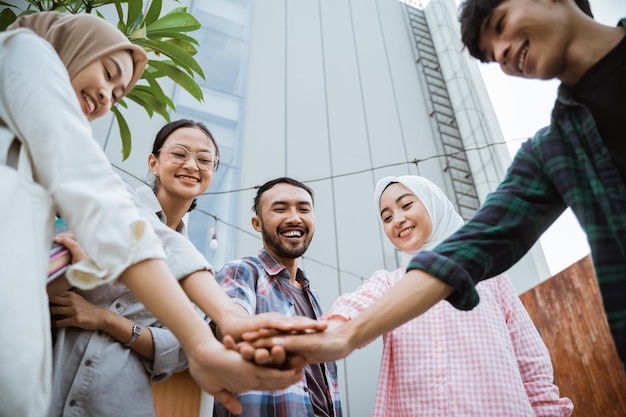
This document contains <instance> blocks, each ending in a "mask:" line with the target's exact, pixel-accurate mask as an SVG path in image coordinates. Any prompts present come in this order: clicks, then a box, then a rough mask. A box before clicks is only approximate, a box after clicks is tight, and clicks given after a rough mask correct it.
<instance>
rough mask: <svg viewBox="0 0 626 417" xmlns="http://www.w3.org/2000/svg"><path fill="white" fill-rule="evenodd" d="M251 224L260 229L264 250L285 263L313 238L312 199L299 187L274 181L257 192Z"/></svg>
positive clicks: (304, 250)
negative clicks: (259, 195) (261, 192)
mask: <svg viewBox="0 0 626 417" xmlns="http://www.w3.org/2000/svg"><path fill="white" fill-rule="evenodd" d="M252 226H253V227H254V229H255V230H256V231H258V232H261V235H262V237H263V246H264V248H265V250H266V251H267V252H269V253H270V254H271V255H272V256H273V257H274V258H276V260H278V261H279V262H281V263H282V264H283V265H288V264H289V263H290V262H291V261H293V260H295V259H297V258H299V257H300V256H302V255H303V254H304V253H305V252H306V250H307V249H308V247H309V244H310V243H311V239H312V238H313V232H314V231H315V215H314V214H313V199H312V197H311V195H310V194H309V193H308V192H307V191H306V190H304V189H302V188H300V187H297V186H295V185H291V184H286V183H278V184H276V185H274V186H273V187H272V188H270V189H268V190H266V191H265V192H264V193H263V194H262V195H261V197H260V200H259V207H258V214H257V215H256V216H254V217H253V218H252Z"/></svg>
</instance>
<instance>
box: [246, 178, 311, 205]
mask: <svg viewBox="0 0 626 417" xmlns="http://www.w3.org/2000/svg"><path fill="white" fill-rule="evenodd" d="M276 184H289V185H293V186H294V187H299V188H302V189H303V190H304V191H306V192H307V193H309V195H310V196H311V202H313V199H314V198H313V190H312V189H311V188H310V187H309V186H307V185H306V184H304V183H302V182H300V181H298V180H294V179H293V178H289V177H280V178H276V179H273V180H271V181H268V182H266V183H265V184H263V185H261V186H258V187H257V191H256V195H255V196H254V202H253V204H252V211H253V212H254V214H258V210H259V203H260V202H261V196H262V195H263V193H264V192H266V191H267V190H269V189H270V188H272V187H273V186H275V185H276Z"/></svg>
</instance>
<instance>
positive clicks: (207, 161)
mask: <svg viewBox="0 0 626 417" xmlns="http://www.w3.org/2000/svg"><path fill="white" fill-rule="evenodd" d="M162 150H165V153H166V154H167V159H169V160H170V162H172V163H174V164H177V165H182V164H184V163H185V162H186V161H187V160H188V159H189V157H190V156H191V155H193V156H194V158H195V159H196V164H197V165H198V169H199V170H201V171H215V170H216V169H217V166H218V164H219V160H220V158H219V157H218V156H217V155H213V154H212V153H210V152H191V151H190V150H189V149H187V148H185V147H184V146H183V145H165V146H163V147H162V148H161V149H159V152H161V151H162Z"/></svg>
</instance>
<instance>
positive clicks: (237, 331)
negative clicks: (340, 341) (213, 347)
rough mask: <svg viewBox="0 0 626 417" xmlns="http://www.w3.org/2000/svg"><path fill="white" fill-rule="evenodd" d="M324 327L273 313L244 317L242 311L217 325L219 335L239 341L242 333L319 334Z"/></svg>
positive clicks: (308, 320)
mask: <svg viewBox="0 0 626 417" xmlns="http://www.w3.org/2000/svg"><path fill="white" fill-rule="evenodd" d="M237 308H239V307H237ZM326 327H327V324H326V322H323V321H318V320H314V319H310V318H308V317H304V316H283V315H282V314H279V313H275V312H269V313H261V314H257V315H254V316H248V315H245V312H243V310H242V315H241V316H235V315H231V316H230V317H229V319H228V320H223V323H218V329H219V333H220V335H229V336H232V337H233V338H234V339H235V340H241V335H242V334H243V333H246V332H254V331H258V330H261V329H268V331H275V332H276V333H279V332H320V331H324V330H325V329H326Z"/></svg>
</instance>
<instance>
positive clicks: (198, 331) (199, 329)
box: [0, 12, 302, 417]
mask: <svg viewBox="0 0 626 417" xmlns="http://www.w3.org/2000/svg"><path fill="white" fill-rule="evenodd" d="M9 29H10V30H8V31H7V32H5V33H2V34H0V149H3V152H2V154H1V156H0V168H1V169H0V177H2V181H3V182H5V183H8V182H11V183H13V182H15V183H17V182H18V179H16V177H20V179H19V180H20V181H23V178H22V177H21V176H19V175H17V174H16V170H15V169H14V168H15V166H16V165H17V163H16V162H19V166H20V167H22V166H23V164H24V163H26V164H27V165H30V166H31V167H32V180H29V181H27V182H23V184H25V185H27V186H28V188H29V189H30V190H31V191H32V192H33V193H34V194H36V195H37V198H39V200H38V202H37V208H36V209H35V210H34V212H33V213H27V212H24V213H22V212H19V213H15V211H13V212H12V211H10V208H11V205H12V203H13V202H12V201H8V199H6V198H3V200H2V202H1V203H0V215H1V216H2V225H1V227H2V230H1V232H0V233H1V238H2V239H3V240H2V242H3V243H2V247H1V248H0V265H2V268H3V272H2V274H0V305H1V306H2V309H3V310H2V314H1V315H0V317H1V318H0V328H2V335H3V337H2V343H0V404H1V406H0V416H24V417H26V416H42V415H46V413H47V408H48V403H49V393H50V362H51V359H50V352H51V349H50V335H49V318H48V308H47V297H46V293H45V276H46V271H47V252H48V248H49V247H50V239H51V236H50V234H51V227H50V225H51V222H50V221H48V226H45V220H44V221H42V222H41V223H42V228H43V229H45V230H36V229H35V230H34V233H32V234H30V233H29V234H26V233H24V230H23V227H22V226H20V225H24V224H28V220H27V219H26V216H31V215H32V216H40V215H41V212H42V211H45V212H46V213H47V215H48V217H47V218H48V220H51V219H52V218H53V214H54V213H55V212H58V213H60V214H61V215H62V216H63V218H64V219H65V220H66V221H67V222H68V224H70V225H71V227H72V230H73V231H74V233H75V235H76V237H77V240H78V241H79V242H80V243H81V245H82V246H83V248H84V249H85V251H86V252H87V253H88V254H89V256H90V259H86V260H84V261H81V262H78V263H76V264H74V265H73V267H72V268H71V269H70V270H69V272H68V274H67V278H68V280H69V281H70V282H71V284H72V285H74V286H76V287H79V288H85V289H87V288H93V287H95V286H97V285H100V284H103V283H107V282H111V281H114V280H118V281H119V282H121V283H123V284H125V285H126V286H127V287H128V288H129V289H130V290H131V291H132V292H133V293H134V294H135V295H136V296H137V297H138V298H139V299H140V301H142V302H143V304H144V305H145V306H146V307H147V308H148V309H149V310H150V311H152V312H153V313H154V314H155V315H156V316H157V317H158V318H159V319H160V320H161V321H162V322H163V323H164V324H165V325H166V326H167V327H169V328H170V329H171V330H172V331H173V332H174V334H175V335H176V336H177V338H178V339H179V341H180V343H181V345H182V346H183V348H184V350H185V352H186V354H187V356H188V358H189V363H190V371H191V374H192V375H193V376H194V378H195V379H196V381H197V382H198V383H199V385H200V386H201V387H202V388H203V389H205V390H206V391H208V392H210V393H212V394H214V395H216V397H217V398H219V399H220V400H221V401H223V402H224V401H225V402H226V404H227V405H228V406H229V407H232V409H233V410H234V411H235V412H237V411H238V410H240V404H238V402H237V401H236V400H235V399H234V397H233V396H232V394H231V392H234V391H243V390H248V389H270V388H272V389H278V388H284V387H287V386H289V385H291V384H293V383H295V382H296V381H298V380H299V379H301V377H302V372H301V370H283V371H281V370H278V369H266V368H260V367H257V366H254V365H252V364H250V363H248V362H245V361H244V360H243V359H242V358H241V357H240V356H239V354H237V353H236V352H233V351H229V350H226V349H225V348H224V347H223V346H222V345H221V344H220V343H219V342H217V341H216V340H215V338H214V337H213V335H212V333H211V332H210V331H209V329H208V327H207V326H206V325H205V324H204V322H203V321H202V320H201V319H200V316H199V315H198V314H197V313H196V311H195V310H194V309H193V307H192V305H191V303H190V302H189V299H188V298H187V297H186V295H185V293H184V292H183V291H182V289H181V287H180V286H179V285H178V283H177V282H176V281H175V279H174V278H173V276H172V274H171V272H170V271H169V269H168V268H167V265H166V263H165V261H164V256H165V255H164V252H163V249H162V247H161V245H160V243H159V239H158V237H157V236H156V234H155V233H154V231H153V229H152V228H151V227H150V225H149V224H148V223H147V222H146V221H145V220H144V219H143V218H142V217H141V215H140V214H139V212H138V210H137V209H136V207H135V206H134V205H133V203H132V201H131V199H130V197H129V195H128V193H127V191H126V190H125V186H124V184H123V182H122V181H121V180H120V179H119V177H118V176H117V175H115V174H114V173H113V171H112V169H111V166H110V164H109V161H108V160H107V158H106V156H105V155H104V153H103V152H102V150H101V149H100V148H99V146H98V144H97V143H96V141H95V140H94V139H93V135H92V132H91V127H90V125H89V123H88V122H89V121H91V120H94V119H95V118H97V117H99V116H101V115H103V114H105V113H106V112H107V111H108V110H109V109H110V108H111V106H112V105H113V104H114V103H115V102H116V101H117V100H119V99H120V98H121V97H123V96H124V95H125V94H126V93H127V92H128V91H129V90H130V89H131V88H132V87H133V85H134V84H135V82H136V81H137V80H138V79H139V77H140V76H141V74H142V72H143V70H144V67H145V64H146V62H147V57H146V55H145V53H144V52H143V51H142V50H141V49H140V48H138V47H135V46H133V45H132V44H131V43H130V42H129V41H128V40H127V39H126V38H125V37H124V36H123V35H122V34H121V32H119V31H117V29H116V28H115V27H114V26H112V25H110V24H109V23H106V22H105V21H103V20H102V19H99V18H97V17H95V16H90V15H85V14H82V15H75V16H69V15H62V14H59V13H55V12H45V13H39V14H35V15H29V16H25V17H22V18H20V19H18V21H17V22H16V23H15V24H14V25H13V26H12V27H10V28H9ZM20 145H21V151H22V152H21V154H20V157H17V158H13V157H14V156H15V154H16V150H17V149H19V148H20ZM29 161H30V164H28V162H29ZM21 188H23V187H17V188H16V190H17V191H15V190H13V191H14V196H18V197H22V195H20V190H21ZM24 192H26V191H24ZM3 197H4V196H3ZM41 207H47V208H45V209H42V208H41ZM9 213H12V214H9ZM8 216H14V217H16V221H12V219H7V217H8ZM22 220H25V221H22ZM29 253H33V254H37V255H36V256H34V257H33V256H31V255H29ZM41 254H45V256H41ZM26 264H28V271H30V272H28V273H24V271H25V270H27V268H25V266H26ZM33 271H34V272H33ZM93 365H94V366H97V363H96V362H94V363H93ZM244 375H245V380H244V378H243V376H244ZM94 395H97V393H94ZM111 400H112V401H115V399H111Z"/></svg>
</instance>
